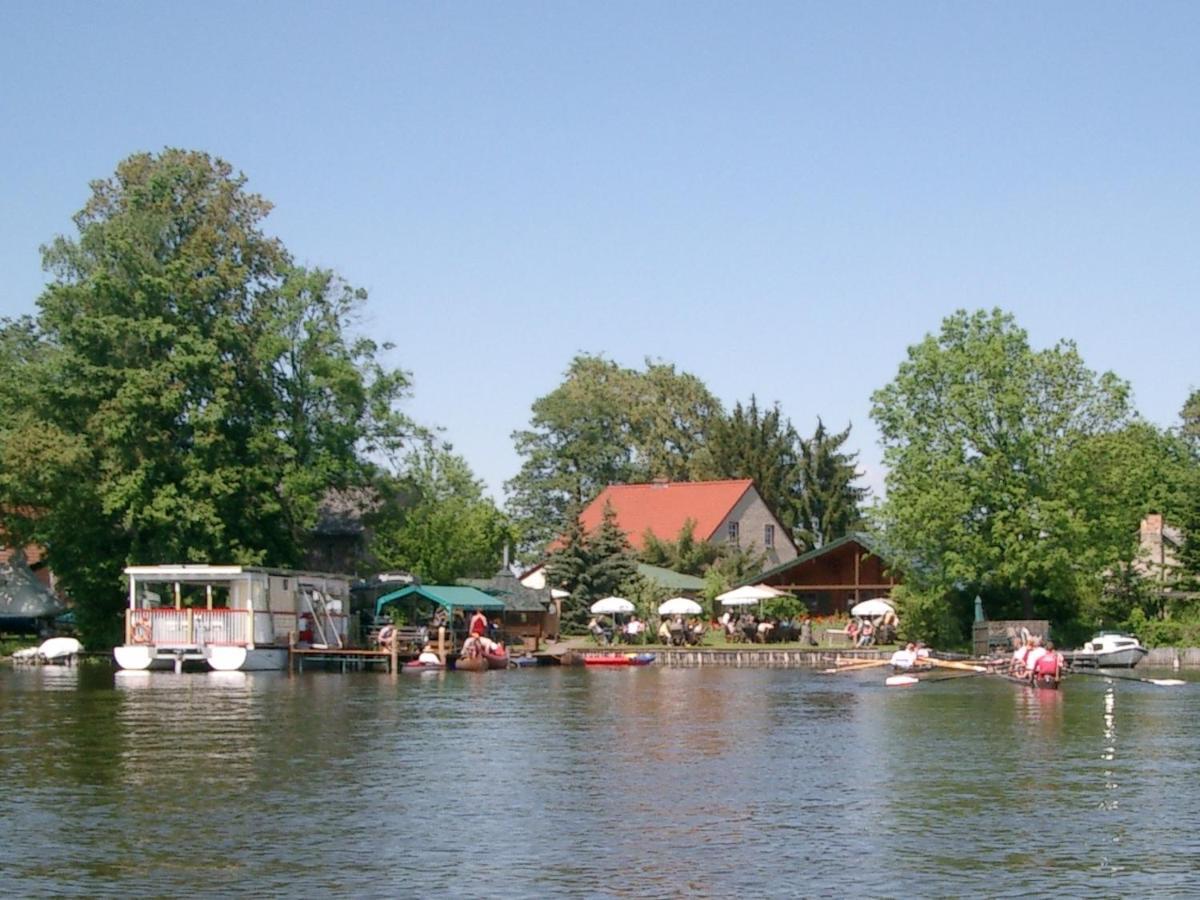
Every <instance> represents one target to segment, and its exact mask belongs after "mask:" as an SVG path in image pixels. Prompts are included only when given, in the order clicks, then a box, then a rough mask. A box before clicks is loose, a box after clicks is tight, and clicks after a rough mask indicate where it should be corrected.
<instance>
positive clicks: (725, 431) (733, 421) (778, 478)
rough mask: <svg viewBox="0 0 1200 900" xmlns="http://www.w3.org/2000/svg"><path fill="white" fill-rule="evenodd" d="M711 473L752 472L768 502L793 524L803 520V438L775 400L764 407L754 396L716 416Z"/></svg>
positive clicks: (749, 475) (735, 474) (783, 519)
mask: <svg viewBox="0 0 1200 900" xmlns="http://www.w3.org/2000/svg"><path fill="white" fill-rule="evenodd" d="M708 459H709V468H708V470H707V471H706V472H705V475H706V476H707V477H711V478H751V479H753V480H754V486H755V487H756V488H758V493H759V495H760V496H761V497H762V498H763V502H764V503H765V504H766V505H767V508H768V509H770V510H771V512H772V513H774V514H775V517H776V518H777V519H779V521H780V522H782V523H783V525H784V527H786V528H788V529H789V530H792V529H794V528H795V527H796V526H797V523H798V517H797V516H798V500H799V497H800V495H801V492H802V490H803V481H802V479H803V473H802V469H801V465H800V438H799V436H798V435H797V434H796V430H795V429H794V428H793V427H792V423H791V422H790V421H789V420H788V419H787V418H785V417H784V415H783V413H782V412H781V411H780V409H779V404H775V405H774V406H772V407H771V408H770V409H768V410H766V411H763V410H760V409H759V408H758V399H757V398H756V397H754V396H751V398H750V403H749V405H748V406H742V404H741V403H740V402H739V403H738V404H736V405H735V406H734V408H733V411H732V412H731V413H730V414H729V415H728V416H722V417H719V418H717V419H715V420H714V421H713V422H712V425H711V427H710V429H709V437H708Z"/></svg>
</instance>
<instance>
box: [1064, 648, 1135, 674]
mask: <svg viewBox="0 0 1200 900" xmlns="http://www.w3.org/2000/svg"><path fill="white" fill-rule="evenodd" d="M1149 652H1150V651H1148V650H1146V649H1145V648H1144V647H1127V648H1125V649H1123V650H1114V651H1112V652H1111V653H1087V652H1084V651H1079V652H1076V653H1074V654H1073V655H1072V657H1071V665H1073V666H1079V667H1081V668H1088V669H1132V668H1133V667H1134V666H1136V665H1137V664H1138V663H1140V662H1141V661H1142V659H1143V658H1144V657H1145V656H1146V655H1147V654H1148V653H1149Z"/></svg>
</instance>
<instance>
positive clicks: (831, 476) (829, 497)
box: [793, 418, 869, 550]
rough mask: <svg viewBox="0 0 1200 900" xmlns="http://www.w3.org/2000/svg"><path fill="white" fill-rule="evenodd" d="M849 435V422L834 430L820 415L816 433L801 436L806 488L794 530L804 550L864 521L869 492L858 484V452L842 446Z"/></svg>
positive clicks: (797, 509) (847, 530)
mask: <svg viewBox="0 0 1200 900" xmlns="http://www.w3.org/2000/svg"><path fill="white" fill-rule="evenodd" d="M849 437H850V426H849V425H847V426H846V429H845V430H844V431H840V432H838V433H837V434H830V433H829V432H827V431H826V430H825V423H824V422H822V421H821V420H820V419H819V418H818V419H817V430H816V431H815V432H813V436H812V437H811V438H809V439H808V440H805V439H803V438H801V439H800V472H801V482H802V485H803V489H802V490H801V492H800V494H799V496H798V497H797V498H796V524H795V527H794V529H793V533H794V534H795V536H796V542H797V544H798V545H799V546H800V548H801V550H812V549H814V548H816V547H820V546H822V545H824V544H827V543H829V542H830V541H834V540H837V539H838V538H840V537H842V536H844V535H845V534H847V533H848V532H850V531H853V530H854V529H855V528H857V527H858V526H859V524H860V523H861V522H862V512H861V509H860V505H861V504H862V502H863V501H864V500H865V499H866V497H867V494H868V493H869V492H868V491H867V489H866V488H864V487H861V486H859V485H856V484H855V481H857V480H858V478H859V472H858V469H857V467H856V465H855V459H856V458H857V454H855V453H847V452H845V451H844V450H843V449H842V447H843V446H844V445H845V443H846V439H847V438H849Z"/></svg>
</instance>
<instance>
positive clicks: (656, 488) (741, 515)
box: [579, 478, 797, 566]
mask: <svg viewBox="0 0 1200 900" xmlns="http://www.w3.org/2000/svg"><path fill="white" fill-rule="evenodd" d="M609 504H611V505H612V508H613V511H614V512H615V513H616V514H617V524H618V525H619V526H620V527H621V530H622V531H623V532H625V535H626V537H627V538H629V543H630V544H631V545H632V546H633V549H634V550H641V549H642V547H643V545H644V544H645V535H646V532H647V531H649V532H650V533H651V534H653V535H654V536H655V537H656V538H658V539H659V540H660V541H674V540H677V539H678V537H679V532H680V531H681V530H682V529H683V527H684V525H685V524H686V523H687V521H688V520H689V519H691V520H692V521H693V522H694V523H695V530H694V532H693V533H694V535H695V537H696V540H700V541H708V542H709V543H713V544H734V545H736V546H739V547H743V548H746V549H748V550H749V549H754V550H757V551H761V552H765V553H766V555H767V565H768V566H778V565H781V564H782V563H786V562H788V561H789V560H792V559H795V557H796V555H797V550H796V545H795V544H794V543H793V542H792V538H791V535H790V534H788V530H787V528H785V527H784V526H783V525H782V524H781V523H780V521H779V520H778V519H776V518H775V515H774V514H773V513H772V512H771V510H770V509H769V508H768V507H767V504H766V503H764V502H763V499H762V497H761V496H760V495H759V493H758V489H757V488H755V487H754V482H753V481H752V480H750V479H749V478H740V479H734V480H729V481H655V482H651V483H650V484H612V485H609V486H608V487H606V488H605V489H604V490H602V491H601V492H600V493H599V495H597V497H596V498H595V499H594V500H593V501H592V502H591V503H589V504H588V505H587V506H586V507H585V508H584V510H583V512H582V513H580V516H579V518H580V521H581V522H582V523H583V527H584V529H585V530H586V531H588V532H589V533H592V532H595V531H596V529H598V528H599V527H600V522H601V520H602V519H603V517H604V507H605V506H607V505H609Z"/></svg>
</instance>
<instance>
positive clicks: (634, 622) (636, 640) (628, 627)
mask: <svg viewBox="0 0 1200 900" xmlns="http://www.w3.org/2000/svg"><path fill="white" fill-rule="evenodd" d="M645 630H646V623H645V622H643V621H642V620H641V619H639V618H638V617H637V616H636V615H634V616H632V617H631V618H630V619H629V621H628V622H626V623H625V640H626V641H628V642H629V643H630V644H640V643H641V642H642V632H644V631H645Z"/></svg>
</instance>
